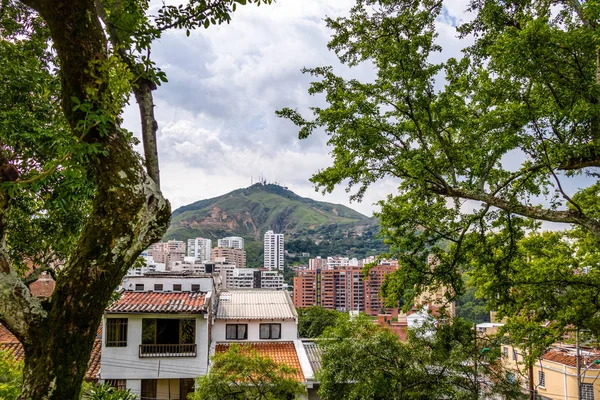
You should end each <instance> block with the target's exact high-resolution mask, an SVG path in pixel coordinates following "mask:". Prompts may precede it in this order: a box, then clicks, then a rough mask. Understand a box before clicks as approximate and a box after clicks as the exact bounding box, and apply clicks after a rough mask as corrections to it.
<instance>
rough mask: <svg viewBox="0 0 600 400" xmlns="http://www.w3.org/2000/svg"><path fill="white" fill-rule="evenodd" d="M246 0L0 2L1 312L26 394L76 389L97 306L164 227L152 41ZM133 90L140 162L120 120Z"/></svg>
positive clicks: (56, 395)
mask: <svg viewBox="0 0 600 400" xmlns="http://www.w3.org/2000/svg"><path fill="white" fill-rule="evenodd" d="M269 2H270V0H251V1H250V3H255V4H260V3H269ZM245 3H246V1H245V0H237V1H234V0H210V1H204V0H190V1H189V2H188V3H187V4H185V5H180V6H171V5H163V6H162V7H161V8H159V10H158V13H157V14H156V15H155V16H149V15H147V12H148V7H149V3H148V2H147V1H145V0H126V1H117V2H115V1H111V0H104V1H102V0H83V1H72V0H59V1H51V0H23V1H17V0H6V1H2V3H1V4H0V33H1V34H0V37H1V39H0V59H1V61H2V66H3V67H2V69H1V71H0V75H1V76H0V81H1V82H0V121H2V122H1V123H0V237H2V240H1V241H0V322H1V323H2V324H3V325H5V326H6V327H7V328H8V329H9V330H10V331H11V332H12V333H13V334H14V335H15V336H16V337H17V338H18V339H19V340H20V341H21V343H22V344H23V348H24V352H25V361H24V366H23V386H22V393H21V397H22V398H24V399H36V400H37V399H40V400H42V399H43V400H49V399H61V400H64V399H77V398H79V394H80V390H81V382H82V380H83V377H84V374H85V370H86V366H87V362H88V359H89V355H90V352H91V349H92V345H93V342H94V338H95V336H96V332H97V327H98V324H99V322H100V320H101V317H102V313H103V309H104V305H105V304H106V303H107V302H108V301H109V299H110V297H111V294H112V292H113V290H114V288H115V287H116V286H117V284H118V283H119V281H120V280H121V278H122V277H123V275H124V274H125V273H126V271H127V270H128V268H129V267H130V266H131V265H132V264H133V263H134V261H135V260H136V258H137V257H138V255H139V254H140V252H141V251H142V250H144V249H145V248H146V247H147V246H148V245H150V244H151V243H153V242H155V241H157V240H159V239H160V237H161V236H162V235H163V233H164V231H165V230H166V228H167V226H168V223H169V218H170V206H169V203H168V202H167V201H166V200H165V199H164V198H163V196H162V194H161V191H160V180H159V168H158V157H157V150H156V130H157V124H156V121H155V119H154V105H153V100H152V99H153V98H152V91H153V90H154V89H156V87H157V86H158V85H160V84H161V83H162V82H165V81H166V77H165V74H164V73H163V72H162V71H160V69H158V68H157V67H156V66H155V65H154V63H153V62H152V60H151V58H150V54H151V51H150V50H151V45H152V42H153V41H154V40H156V39H158V38H160V36H161V35H162V33H163V32H165V31H166V30H169V29H186V30H187V31H188V33H189V30H191V29H194V28H197V27H200V26H204V27H208V26H209V25H214V24H221V23H223V22H229V21H230V19H231V13H232V12H233V11H234V10H235V7H236V5H237V4H245ZM131 94H133V95H134V97H135V99H136V102H137V103H138V106H139V110H140V116H141V121H142V141H143V145H144V146H143V147H144V158H143V159H142V158H141V157H140V156H139V155H138V154H137V153H136V152H135V151H134V150H133V144H134V143H135V141H136V140H135V139H134V138H133V136H132V135H131V134H130V133H129V132H126V131H125V130H124V129H123V128H121V119H122V117H121V112H122V108H123V106H124V105H125V103H126V102H127V101H128V99H129V97H130V95H131ZM27 264H33V265H34V266H35V267H36V269H35V270H34V271H33V272H32V273H30V274H29V275H27V276H25V270H24V269H25V268H24V267H25V266H26V265H27ZM59 264H60V265H61V267H60V268H57V265H59ZM42 272H47V273H50V274H52V275H53V276H54V277H55V280H56V289H55V291H54V293H53V294H52V296H51V297H50V298H47V299H41V298H37V297H35V296H32V294H31V292H30V290H29V285H30V284H31V283H32V282H33V281H35V280H36V279H37V278H38V277H39V275H40V274H41V273H42Z"/></svg>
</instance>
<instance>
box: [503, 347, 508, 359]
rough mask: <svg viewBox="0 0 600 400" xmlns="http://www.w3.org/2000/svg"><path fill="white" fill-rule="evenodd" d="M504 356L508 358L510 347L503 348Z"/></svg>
mask: <svg viewBox="0 0 600 400" xmlns="http://www.w3.org/2000/svg"><path fill="white" fill-rule="evenodd" d="M502 357H504V358H508V347H503V348H502Z"/></svg>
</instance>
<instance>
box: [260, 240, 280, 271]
mask: <svg viewBox="0 0 600 400" xmlns="http://www.w3.org/2000/svg"><path fill="white" fill-rule="evenodd" d="M283 242H284V240H283V233H273V231H267V232H266V233H265V236H264V267H265V268H267V269H270V270H279V271H283V265H284V255H285V253H284V243H283Z"/></svg>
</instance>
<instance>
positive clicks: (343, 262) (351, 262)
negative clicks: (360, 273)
mask: <svg viewBox="0 0 600 400" xmlns="http://www.w3.org/2000/svg"><path fill="white" fill-rule="evenodd" d="M358 266H359V261H358V259H357V258H348V257H327V262H326V268H327V269H334V268H341V267H358Z"/></svg>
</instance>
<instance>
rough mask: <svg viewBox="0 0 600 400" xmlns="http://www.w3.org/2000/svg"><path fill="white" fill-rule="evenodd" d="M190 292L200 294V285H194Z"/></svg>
mask: <svg viewBox="0 0 600 400" xmlns="http://www.w3.org/2000/svg"><path fill="white" fill-rule="evenodd" d="M190 291H192V292H199V291H200V284H198V283H192V287H191V289H190Z"/></svg>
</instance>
